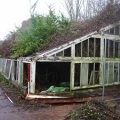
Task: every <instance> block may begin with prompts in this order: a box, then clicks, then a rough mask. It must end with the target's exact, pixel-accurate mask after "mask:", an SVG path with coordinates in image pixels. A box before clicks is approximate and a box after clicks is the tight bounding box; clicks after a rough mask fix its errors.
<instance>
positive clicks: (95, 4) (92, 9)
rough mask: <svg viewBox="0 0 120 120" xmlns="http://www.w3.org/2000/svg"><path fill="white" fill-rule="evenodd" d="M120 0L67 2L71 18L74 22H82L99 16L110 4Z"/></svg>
mask: <svg viewBox="0 0 120 120" xmlns="http://www.w3.org/2000/svg"><path fill="white" fill-rule="evenodd" d="M115 1H119V0H65V5H66V9H67V12H68V15H69V18H70V19H71V20H72V21H81V20H86V19H89V18H91V17H93V16H95V15H97V14H98V13H99V12H100V11H101V10H103V9H104V8H105V6H106V5H107V3H108V2H113V3H114V2H115Z"/></svg>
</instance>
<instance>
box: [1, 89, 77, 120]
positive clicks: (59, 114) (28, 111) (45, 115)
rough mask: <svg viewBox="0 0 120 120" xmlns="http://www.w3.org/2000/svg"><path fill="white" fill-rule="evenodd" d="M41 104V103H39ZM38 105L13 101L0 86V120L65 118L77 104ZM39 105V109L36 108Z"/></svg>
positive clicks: (55, 119)
mask: <svg viewBox="0 0 120 120" xmlns="http://www.w3.org/2000/svg"><path fill="white" fill-rule="evenodd" d="M38 104H39V103H38ZM38 106H40V107H39V108H38V107H37V105H36V106H35V109H34V108H33V105H31V106H30V104H29V105H28V104H26V106H25V104H15V103H11V102H10V101H9V99H8V98H7V96H6V95H5V91H4V90H2V89H1V88H0V120H21V119H22V120H63V119H64V118H65V116H66V115H67V114H68V113H69V112H70V111H71V110H72V109H75V108H76V106H77V105H75V104H72V105H54V106H52V105H38ZM36 107H37V109H36Z"/></svg>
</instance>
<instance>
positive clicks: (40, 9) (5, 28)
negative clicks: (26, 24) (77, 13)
mask: <svg viewBox="0 0 120 120" xmlns="http://www.w3.org/2000/svg"><path fill="white" fill-rule="evenodd" d="M29 1H30V0H0V40H3V39H4V38H5V36H6V35H7V34H8V33H9V32H10V31H13V30H15V28H16V26H17V27H19V26H20V25H21V23H22V21H23V20H26V19H28V18H29V17H30V13H29V9H30V2H29ZM35 1H36V0H31V3H34V2H35ZM50 4H51V5H52V6H53V8H54V9H55V11H56V13H59V12H60V11H62V12H64V11H65V10H64V7H63V4H64V0H39V2H38V4H37V8H36V11H37V13H39V14H47V13H48V6H49V5H50Z"/></svg>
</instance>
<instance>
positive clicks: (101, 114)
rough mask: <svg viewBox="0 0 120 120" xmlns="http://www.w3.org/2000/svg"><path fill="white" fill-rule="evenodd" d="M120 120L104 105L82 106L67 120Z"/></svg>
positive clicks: (86, 104) (88, 104)
mask: <svg viewBox="0 0 120 120" xmlns="http://www.w3.org/2000/svg"><path fill="white" fill-rule="evenodd" d="M110 119H111V120H119V119H120V117H119V116H118V115H117V114H115V113H113V112H112V111H110V109H109V108H107V107H106V106H105V105H104V104H103V103H97V102H96V103H85V104H81V105H80V107H79V108H78V109H77V110H74V111H73V112H71V113H70V114H69V116H68V117H67V118H66V119H65V120H110Z"/></svg>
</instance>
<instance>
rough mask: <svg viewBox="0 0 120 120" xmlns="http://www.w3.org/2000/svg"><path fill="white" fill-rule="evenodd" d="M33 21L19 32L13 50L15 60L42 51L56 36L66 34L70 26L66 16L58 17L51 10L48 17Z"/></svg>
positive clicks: (35, 18) (34, 17) (33, 18)
mask: <svg viewBox="0 0 120 120" xmlns="http://www.w3.org/2000/svg"><path fill="white" fill-rule="evenodd" d="M31 21H32V25H31V26H30V27H28V28H27V29H19V30H18V33H17V34H18V35H17V37H16V44H15V47H14V49H13V57H14V58H16V57H20V56H26V55H29V54H32V53H33V52H36V51H38V50H41V49H42V48H43V47H44V46H45V45H46V44H48V43H49V42H51V41H52V39H53V37H54V36H55V35H56V34H61V35H62V34H65V31H66V30H67V29H68V28H69V26H70V22H69V21H68V20H67V19H66V18H65V17H64V16H62V15H61V16H57V15H55V13H54V12H53V11H51V10H50V11H49V15H47V16H41V15H34V16H32V17H31Z"/></svg>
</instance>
